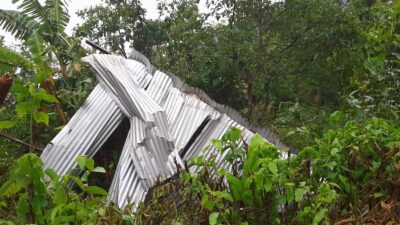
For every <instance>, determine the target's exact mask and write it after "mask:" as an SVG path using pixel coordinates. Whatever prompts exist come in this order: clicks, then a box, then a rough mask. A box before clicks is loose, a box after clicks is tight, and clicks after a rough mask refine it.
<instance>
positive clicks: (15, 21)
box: [0, 9, 40, 40]
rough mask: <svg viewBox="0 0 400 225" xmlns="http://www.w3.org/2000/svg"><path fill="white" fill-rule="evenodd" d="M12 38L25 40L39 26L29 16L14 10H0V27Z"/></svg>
mask: <svg viewBox="0 0 400 225" xmlns="http://www.w3.org/2000/svg"><path fill="white" fill-rule="evenodd" d="M1 25H2V28H3V29H4V30H6V31H8V32H10V33H11V34H12V35H13V36H14V37H16V38H19V39H24V40H26V39H27V38H28V37H29V36H31V34H32V33H33V31H34V30H35V29H37V28H38V27H39V26H40V24H39V23H38V22H37V21H36V20H35V19H34V18H32V17H31V16H28V15H27V14H25V13H22V12H19V11H16V10H3V9H0V26H1Z"/></svg>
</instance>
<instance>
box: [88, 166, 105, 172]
mask: <svg viewBox="0 0 400 225" xmlns="http://www.w3.org/2000/svg"><path fill="white" fill-rule="evenodd" d="M91 172H94V173H105V172H106V170H105V169H104V168H103V167H100V166H98V167H96V168H94V169H92V170H91Z"/></svg>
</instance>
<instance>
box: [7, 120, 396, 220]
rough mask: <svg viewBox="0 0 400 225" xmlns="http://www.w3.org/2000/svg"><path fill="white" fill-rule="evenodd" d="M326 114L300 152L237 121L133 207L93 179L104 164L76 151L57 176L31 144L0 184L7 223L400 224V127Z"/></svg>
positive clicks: (100, 171)
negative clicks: (71, 166)
mask: <svg viewBox="0 0 400 225" xmlns="http://www.w3.org/2000/svg"><path fill="white" fill-rule="evenodd" d="M328 123H329V124H327V125H326V126H327V127H330V129H328V130H327V131H325V132H324V133H323V134H322V135H317V136H314V137H313V141H312V142H311V144H308V146H307V147H305V148H304V149H302V150H301V151H299V153H298V154H297V155H288V154H287V153H286V152H284V151H281V150H279V149H278V148H276V147H274V146H273V145H271V144H269V143H267V142H266V141H265V140H264V139H263V138H261V137H260V136H259V135H255V136H254V137H253V138H252V139H251V140H250V142H249V143H245V142H244V141H243V138H242V134H241V131H240V130H239V129H237V128H231V129H230V130H229V131H228V132H227V133H226V134H225V135H224V136H223V137H222V139H215V140H213V141H212V145H211V146H210V147H208V148H206V149H204V152H203V153H204V154H203V156H199V157H197V158H194V159H192V160H191V161H190V162H189V163H188V165H187V167H186V168H181V169H180V170H179V171H178V173H177V174H175V175H174V176H173V177H171V178H169V179H167V180H165V181H163V182H158V183H157V184H156V185H155V186H154V187H152V188H151V189H150V191H149V192H148V194H147V196H146V199H145V201H144V202H141V203H139V204H138V207H137V208H136V210H135V213H132V208H131V206H129V207H127V208H126V209H124V210H121V209H117V208H115V207H114V206H113V205H112V204H111V205H110V204H107V201H106V199H105V197H104V196H105V195H106V194H107V193H106V191H105V190H103V189H101V188H99V187H96V186H91V185H90V184H89V182H88V176H90V174H91V173H103V172H104V169H103V168H101V167H95V166H94V162H93V160H91V159H87V158H85V157H79V158H78V159H77V163H78V165H79V170H80V173H79V174H82V175H81V176H79V177H78V176H74V175H72V174H78V173H76V171H74V172H73V173H71V174H68V175H64V176H58V175H56V174H55V172H54V171H52V170H46V171H43V169H42V162H41V161H40V158H39V157H38V156H36V155H34V154H31V153H29V154H26V155H24V156H22V157H21V158H19V159H18V161H17V163H16V167H15V168H14V170H12V172H11V174H10V176H9V179H8V180H7V181H6V182H5V183H4V184H3V185H2V187H1V188H0V196H1V199H0V215H1V216H2V219H3V220H4V221H3V222H0V224H1V223H3V224H25V223H31V224H151V225H154V224H174V225H180V224H212V225H216V224H240V225H245V224H336V225H341V224H398V223H399V222H400V216H399V215H400V197H399V196H400V151H399V147H400V129H398V128H397V127H395V126H394V125H391V124H389V123H387V122H386V121H385V120H382V119H378V118H371V119H368V120H365V121H364V122H356V121H353V120H348V121H345V120H344V115H343V113H340V112H336V113H334V114H332V115H331V116H330V119H329V121H328ZM300 132H306V131H304V130H302V131H300ZM307 135H310V134H309V133H307ZM300 136H301V135H300ZM221 155H224V158H223V159H222V164H221V161H220V160H218V161H217V160H216V159H217V158H219V157H220V156H221ZM70 184H74V186H75V188H71V185H70Z"/></svg>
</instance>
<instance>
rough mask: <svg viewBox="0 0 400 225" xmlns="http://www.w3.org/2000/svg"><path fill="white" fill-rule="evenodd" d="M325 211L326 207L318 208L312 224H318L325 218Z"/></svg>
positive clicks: (326, 210)
mask: <svg viewBox="0 0 400 225" xmlns="http://www.w3.org/2000/svg"><path fill="white" fill-rule="evenodd" d="M326 212H328V209H320V210H319V211H318V212H317V213H316V214H315V216H314V219H313V224H315V225H317V224H319V223H320V222H321V221H322V220H323V219H324V218H325V215H326Z"/></svg>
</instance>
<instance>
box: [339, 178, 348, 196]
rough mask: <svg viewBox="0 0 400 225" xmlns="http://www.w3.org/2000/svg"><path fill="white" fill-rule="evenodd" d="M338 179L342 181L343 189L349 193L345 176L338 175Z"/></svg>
mask: <svg viewBox="0 0 400 225" xmlns="http://www.w3.org/2000/svg"><path fill="white" fill-rule="evenodd" d="M339 180H340V182H342V184H343V185H344V189H345V191H346V192H347V193H350V184H349V182H348V181H347V179H346V177H344V176H342V175H339Z"/></svg>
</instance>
